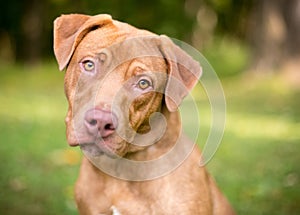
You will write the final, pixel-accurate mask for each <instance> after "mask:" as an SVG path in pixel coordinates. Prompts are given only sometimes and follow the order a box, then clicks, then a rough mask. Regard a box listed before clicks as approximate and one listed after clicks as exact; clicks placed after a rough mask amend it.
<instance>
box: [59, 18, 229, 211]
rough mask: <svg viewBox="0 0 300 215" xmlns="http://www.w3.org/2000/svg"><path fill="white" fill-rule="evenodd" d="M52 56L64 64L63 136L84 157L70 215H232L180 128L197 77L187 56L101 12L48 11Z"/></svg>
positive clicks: (163, 38) (161, 38)
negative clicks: (73, 212) (185, 100)
mask: <svg viewBox="0 0 300 215" xmlns="http://www.w3.org/2000/svg"><path fill="white" fill-rule="evenodd" d="M54 54H55V57H56V60H57V62H58V65H59V69H60V70H65V69H66V74H65V94H66V97H67V99H68V105H69V108H68V113H67V116H66V119H65V122H66V127H67V129H66V135H67V141H68V143H69V145H71V146H80V147H81V149H82V150H83V152H84V154H85V156H84V157H83V160H82V164H81V168H80V174H79V178H78V180H77V182H76V186H75V199H76V203H77V206H78V210H79V212H80V214H93V215H96V214H115V215H117V214H122V215H124V214H125V215H126V214H129V215H130V214H133V215H136V214H164V215H168V214H169V215H171V214H172V215H173V214H193V215H194V214H234V211H233V209H232V208H231V206H230V204H229V203H228V201H227V199H226V198H225V197H224V196H223V195H222V193H221V192H220V191H219V189H218V188H217V186H216V184H215V182H214V180H213V178H212V177H211V176H210V175H209V174H208V172H207V171H206V169H205V167H202V166H200V165H199V158H200V155H201V153H200V150H199V149H198V148H197V147H194V143H193V141H190V140H189V139H188V138H186V137H185V136H184V134H182V132H181V123H180V122H181V120H180V115H179V112H178V106H179V105H180V103H181V101H182V100H183V98H184V97H185V96H186V95H187V94H188V92H189V91H190V90H191V89H192V88H193V87H194V86H195V84H196V83H197V81H198V78H199V76H200V75H201V67H200V65H199V63H198V62H197V61H195V60H193V58H192V57H190V56H189V55H188V54H186V53H185V52H184V51H183V50H182V49H180V48H179V47H178V46H176V45H175V44H174V43H173V42H172V41H171V40H170V39H169V38H168V37H166V36H163V35H161V36H159V35H156V34H154V33H152V32H149V31H146V30H141V29H137V28H135V27H133V26H131V25H129V24H127V23H122V22H119V21H116V20H113V19H112V17H111V16H110V15H106V14H101V15H95V16H88V15H82V14H69V15H62V16H60V17H58V18H57V19H56V20H55V21H54ZM155 116H156V117H155Z"/></svg>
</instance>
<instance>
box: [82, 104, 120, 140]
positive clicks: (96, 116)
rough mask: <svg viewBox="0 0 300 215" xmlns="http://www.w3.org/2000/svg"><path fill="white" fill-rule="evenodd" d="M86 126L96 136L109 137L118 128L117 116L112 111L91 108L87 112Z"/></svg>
mask: <svg viewBox="0 0 300 215" xmlns="http://www.w3.org/2000/svg"><path fill="white" fill-rule="evenodd" d="M84 120H85V126H86V128H87V130H88V132H89V133H90V134H92V135H94V136H98V135H99V136H100V137H103V138H105V137H108V136H109V135H111V134H113V133H114V131H115V130H116V128H117V118H116V116H115V115H114V114H113V113H112V112H110V111H104V110H101V109H91V110H89V111H87V112H86V114H85V119H84Z"/></svg>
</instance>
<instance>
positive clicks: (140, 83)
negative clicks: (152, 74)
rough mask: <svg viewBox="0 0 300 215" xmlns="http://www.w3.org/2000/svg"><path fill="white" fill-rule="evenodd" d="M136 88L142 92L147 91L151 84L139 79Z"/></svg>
mask: <svg viewBox="0 0 300 215" xmlns="http://www.w3.org/2000/svg"><path fill="white" fill-rule="evenodd" d="M138 86H139V88H140V89H142V90H144V89H147V88H148V87H150V86H151V83H150V81H148V80H147V79H141V80H140V81H139V82H138Z"/></svg>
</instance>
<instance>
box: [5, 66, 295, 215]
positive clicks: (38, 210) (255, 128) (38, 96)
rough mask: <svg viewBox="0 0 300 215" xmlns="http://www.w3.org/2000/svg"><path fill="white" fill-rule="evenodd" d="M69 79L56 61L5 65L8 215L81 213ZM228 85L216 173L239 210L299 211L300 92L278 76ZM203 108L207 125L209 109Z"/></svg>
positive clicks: (274, 214) (229, 79) (212, 166)
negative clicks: (69, 127) (68, 117)
mask: <svg viewBox="0 0 300 215" xmlns="http://www.w3.org/2000/svg"><path fill="white" fill-rule="evenodd" d="M63 76H64V73H61V72H58V69H57V67H56V65H55V64H46V65H44V66H43V67H34V68H29V67H21V66H8V65H1V66H0V119H1V123H0V143H1V144H0V155H1V163H0V171H1V175H0V189H1V192H0V211H1V214H7V215H12V214H31V215H34V214H66V215H68V214H70V215H71V214H77V212H76V207H75V204H74V201H73V186H74V183H75V180H76V177H77V174H78V168H79V164H80V157H81V152H80V150H79V149H78V148H70V147H68V145H67V143H66V140H65V133H64V132H65V125H64V117H65V114H66V110H67V103H66V100H65V97H64V92H63ZM222 82H223V87H224V90H225V94H226V101H227V123H226V130H225V134H224V138H223V140H222V144H221V145H220V147H219V149H218V151H217V153H216V155H215V156H214V158H213V159H212V160H211V161H210V162H209V164H208V169H209V171H210V172H211V173H212V174H213V175H214V177H215V178H216V181H217V183H218V184H219V186H220V187H221V189H222V190H223V192H224V193H226V195H227V196H228V198H229V200H230V202H231V203H232V205H233V206H234V208H235V209H236V211H237V212H238V214H258V215H259V214H272V215H277V214H278V215H279V214H289V215H291V214H295V215H296V214H299V213H300V205H299V202H300V167H299V163H300V157H299V154H300V132H299V131H300V108H299V107H300V100H299V98H300V91H299V90H295V89H292V88H290V87H289V85H288V84H286V83H285V82H284V81H283V80H281V79H280V78H278V77H276V76H270V77H264V78H260V79H253V78H249V77H247V78H246V77H245V76H244V77H237V76H232V77H227V78H225V79H223V80H222ZM199 102H200V103H201V102H204V100H203V99H202V100H201V97H200V98H199ZM200 112H201V113H202V115H201V117H202V118H201V119H202V120H203V121H204V122H203V123H204V124H205V126H204V127H206V130H207V128H208V126H209V122H208V120H209V117H208V116H209V107H206V106H205V105H204V108H203V110H200ZM191 120H193V117H191ZM204 130H205V129H204ZM204 133H205V132H204ZM204 135H205V134H204ZM200 139H201V137H200ZM200 142H201V141H200Z"/></svg>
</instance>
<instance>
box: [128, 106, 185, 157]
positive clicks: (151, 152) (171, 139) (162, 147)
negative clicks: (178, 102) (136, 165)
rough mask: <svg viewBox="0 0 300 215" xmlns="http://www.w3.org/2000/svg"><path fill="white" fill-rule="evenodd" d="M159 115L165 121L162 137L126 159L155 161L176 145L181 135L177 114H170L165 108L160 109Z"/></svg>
mask: <svg viewBox="0 0 300 215" xmlns="http://www.w3.org/2000/svg"><path fill="white" fill-rule="evenodd" d="M161 113H162V114H163V115H164V117H165V119H167V122H166V123H167V126H166V130H165V133H164V134H163V136H162V137H161V138H160V139H159V140H158V141H157V142H156V143H154V144H153V145H150V146H149V147H147V148H145V149H143V150H140V151H137V152H134V153H130V154H127V155H126V158H127V159H131V160H136V161H145V160H153V159H157V158H159V157H160V156H162V155H163V154H165V153H167V152H168V151H170V150H171V149H172V148H173V146H174V145H175V144H176V142H177V140H178V138H179V136H180V134H181V121H180V115H179V112H178V111H176V112H170V111H169V110H168V109H167V107H166V106H163V107H162V110H161Z"/></svg>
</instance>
